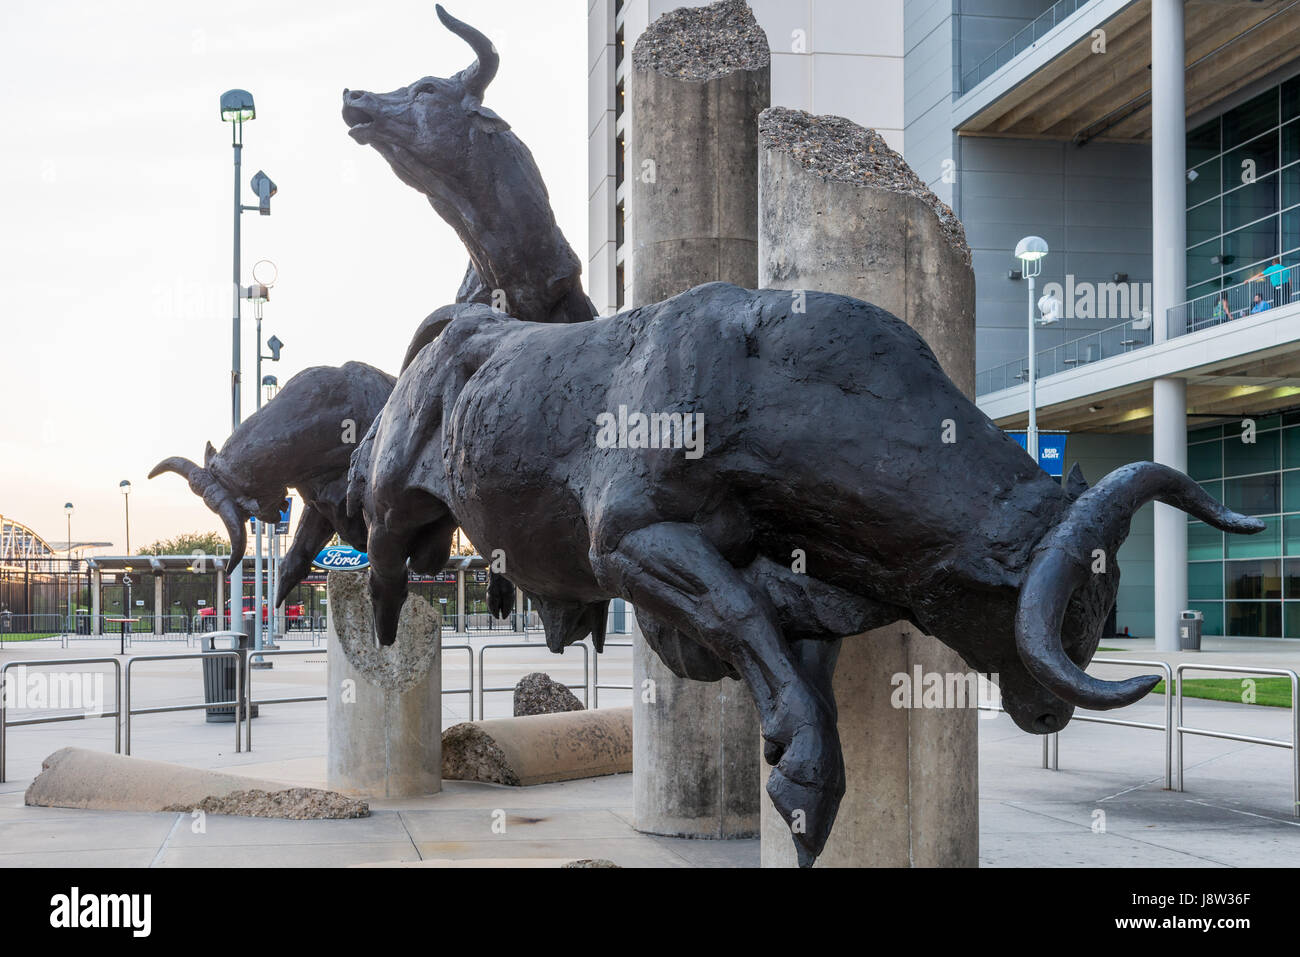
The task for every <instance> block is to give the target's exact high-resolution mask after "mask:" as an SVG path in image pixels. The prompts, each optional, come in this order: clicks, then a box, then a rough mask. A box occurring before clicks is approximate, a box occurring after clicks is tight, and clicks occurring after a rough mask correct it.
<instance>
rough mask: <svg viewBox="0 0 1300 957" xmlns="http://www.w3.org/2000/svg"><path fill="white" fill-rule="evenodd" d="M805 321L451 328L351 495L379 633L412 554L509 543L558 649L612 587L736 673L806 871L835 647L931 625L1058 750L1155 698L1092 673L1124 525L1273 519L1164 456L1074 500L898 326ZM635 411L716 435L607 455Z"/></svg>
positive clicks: (728, 317)
mask: <svg viewBox="0 0 1300 957" xmlns="http://www.w3.org/2000/svg"><path fill="white" fill-rule="evenodd" d="M794 303H795V300H794V297H793V296H792V294H791V293H790V292H788V291H777V290H762V291H758V292H754V291H750V290H746V289H740V288H738V287H735V286H730V285H726V284H722V283H714V284H709V285H705V286H700V287H698V288H696V289H693V290H691V291H689V292H687V293H684V294H682V295H680V296H676V297H674V298H672V299H669V300H667V301H665V302H662V303H658V304H655V305H652V306H646V307H643V308H639V309H634V310H631V311H628V312H624V313H621V314H619V315H617V316H615V317H612V318H610V319H605V320H601V321H598V322H592V323H578V324H574V325H539V324H534V323H525V322H520V321H517V320H515V319H512V318H510V317H507V316H502V315H500V314H499V313H497V312H494V311H493V310H491V309H488V308H485V307H483V306H479V305H457V306H448V307H445V308H444V309H442V310H439V312H438V313H435V314H434V315H435V317H436V321H437V322H438V323H439V324H440V325H441V326H442V329H441V334H440V335H439V336H437V337H436V338H435V339H433V340H432V341H431V342H430V343H429V344H428V345H426V346H424V347H423V348H422V349H421V351H420V352H419V353H418V354H417V355H416V356H415V357H414V359H413V361H412V362H411V364H410V365H409V366H408V367H407V369H406V370H405V372H403V374H402V375H401V376H400V378H399V379H398V383H397V387H396V389H395V390H394V392H393V395H392V398H391V399H390V400H389V402H388V404H387V405H386V406H385V407H384V410H383V412H382V413H381V415H380V417H379V418H378V420H377V421H376V422H375V425H374V428H373V429H372V430H371V433H370V435H368V436H367V438H366V440H365V441H364V442H363V443H362V444H361V446H360V447H359V448H358V450H357V453H356V454H355V455H354V456H353V461H352V477H351V481H350V484H349V499H348V500H349V509H350V511H352V512H353V513H354V514H355V513H362V512H363V513H364V515H365V519H366V523H367V525H368V527H369V533H370V544H369V553H370V561H371V574H370V588H371V596H372V600H373V603H374V616H375V625H376V629H377V634H378V636H379V638H380V640H381V641H382V642H386V643H391V642H392V641H393V640H394V638H395V636H396V631H397V620H398V615H399V612H400V610H401V607H402V603H403V600H404V598H405V595H406V576H407V565H408V561H409V563H410V565H411V566H412V567H414V568H416V569H417V570H424V569H429V568H440V567H442V563H443V562H445V560H446V558H447V556H448V554H449V550H450V544H451V536H452V532H453V530H454V529H455V528H456V527H457V526H458V525H460V526H463V527H464V529H465V530H466V531H467V532H468V534H469V536H470V538H471V539H472V540H473V541H474V542H475V543H476V544H477V545H478V546H479V547H480V548H482V549H488V550H494V549H502V550H503V551H504V553H505V557H506V562H507V566H506V569H505V571H506V574H507V575H508V576H509V577H510V578H511V580H513V581H514V582H515V583H516V584H518V585H519V586H521V587H522V588H523V589H524V590H525V591H527V592H528V593H529V594H530V595H532V596H534V597H535V598H536V600H537V601H538V603H539V604H540V606H541V611H542V615H543V618H544V620H546V622H547V635H546V638H547V643H548V645H550V647H551V648H552V649H553V650H557V651H558V650H561V649H562V648H563V647H564V646H565V645H567V644H570V643H572V642H575V641H579V640H581V639H582V638H583V637H585V635H586V634H587V633H588V631H592V630H593V629H594V628H596V627H597V622H598V621H603V618H604V608H605V605H606V603H607V602H608V601H609V600H610V599H611V598H613V597H614V596H621V597H622V598H624V599H626V600H628V601H630V602H631V603H632V604H633V605H634V606H635V607H636V609H637V614H638V618H639V620H640V621H641V623H642V626H643V629H644V630H645V633H646V637H647V640H648V641H650V642H651V643H652V645H653V646H654V647H655V648H656V651H657V652H658V653H659V654H660V656H661V657H662V658H663V659H664V661H665V663H666V664H667V665H668V666H669V667H670V668H673V669H674V670H675V671H677V672H678V673H681V674H683V675H686V676H689V677H696V678H704V679H708V678H715V679H716V678H718V677H721V676H722V675H723V674H735V675H738V676H739V677H740V678H742V679H743V680H744V681H745V683H746V684H747V686H748V687H749V690H750V692H751V693H752V694H753V696H754V700H755V702H756V704H757V706H758V712H759V716H760V720H761V722H762V733H763V738H764V740H765V757H766V759H767V760H768V762H769V763H771V764H773V765H775V767H774V769H773V771H772V773H771V775H770V777H769V780H768V786H767V788H768V793H769V794H770V795H771V798H772V801H773V803H774V805H775V806H776V808H777V810H778V811H779V812H780V813H781V814H782V816H783V817H784V818H785V819H786V821H787V822H791V821H793V820H795V819H796V816H797V815H798V814H799V812H802V814H803V816H804V819H805V828H806V829H805V830H803V831H799V830H798V829H792V831H793V837H794V840H795V844H796V847H797V849H798V853H799V858H800V862H801V863H802V864H805V865H807V864H811V863H812V862H813V861H814V860H815V858H816V856H817V855H818V854H819V853H820V852H821V850H822V848H823V846H824V845H825V841H826V838H827V836H828V835H829V833H830V831H831V826H832V824H833V822H834V819H835V813H836V810H837V808H838V806H839V801H840V798H841V796H842V794H843V791H844V769H843V761H842V758H841V754H840V748H839V742H838V739H837V732H836V722H835V705H834V702H833V700H832V697H831V693H830V681H829V676H830V670H831V668H830V667H826V666H824V665H823V664H822V662H824V661H825V659H826V657H827V656H826V655H824V654H823V653H822V649H826V648H830V647H832V646H833V642H834V639H837V638H841V637H845V636H849V635H855V634H859V633H861V632H864V631H867V630H870V629H872V628H876V627H881V626H884V625H887V624H890V623H892V622H895V621H899V620H904V621H909V622H913V623H914V624H916V625H917V626H918V627H919V628H921V629H922V630H924V631H926V632H927V633H929V634H932V635H934V636H935V637H937V638H938V639H939V640H941V641H943V642H944V643H945V644H947V645H948V646H949V647H951V648H953V649H955V650H956V651H957V652H959V653H960V654H961V655H962V657H963V658H964V659H965V660H966V661H967V663H969V664H970V666H971V667H972V668H974V669H976V670H978V671H980V672H987V673H992V674H993V675H994V676H995V677H996V680H997V681H998V682H999V684H1000V687H1001V693H1002V696H1003V701H1004V705H1005V707H1006V709H1007V710H1008V712H1009V713H1010V714H1011V716H1012V718H1013V719H1014V720H1015V722H1016V724H1017V725H1019V726H1020V727H1021V728H1023V729H1024V730H1026V731H1030V732H1033V733H1036V734H1046V733H1049V732H1052V731H1059V730H1060V729H1061V728H1063V727H1064V726H1065V725H1066V724H1067V723H1068V722H1069V720H1070V717H1071V715H1072V714H1073V711H1074V708H1075V707H1076V706H1078V707H1085V708H1090V709H1108V708H1117V707H1122V706H1124V705H1127V704H1130V703H1132V702H1134V701H1136V700H1137V699H1139V698H1141V697H1142V696H1143V695H1145V694H1146V693H1147V692H1149V691H1150V690H1151V688H1152V687H1153V686H1154V684H1155V683H1156V681H1157V680H1158V678H1157V677H1155V676H1147V677H1141V678H1131V679H1129V680H1126V681H1120V682H1110V681H1102V680H1100V679H1097V678H1094V677H1091V676H1089V675H1087V674H1085V673H1084V670H1083V669H1084V667H1085V666H1086V665H1087V664H1088V662H1089V661H1090V660H1091V658H1092V655H1093V653H1094V651H1095V650H1096V647H1097V643H1098V640H1099V637H1100V633H1101V629H1102V626H1103V623H1104V619H1105V617H1106V614H1107V612H1108V611H1109V609H1110V608H1111V606H1112V605H1113V604H1114V599H1115V594H1116V590H1117V588H1118V584H1119V570H1118V567H1117V563H1116V560H1115V556H1116V552H1117V550H1118V549H1119V547H1120V545H1121V543H1122V542H1123V541H1124V539H1125V537H1126V536H1127V534H1128V529H1129V522H1130V520H1131V518H1132V516H1133V513H1134V512H1135V511H1136V510H1137V509H1138V508H1139V507H1140V506H1141V505H1142V504H1143V503H1145V502H1148V501H1151V500H1152V499H1156V500H1159V501H1162V502H1166V503H1168V504H1170V505H1174V506H1176V507H1178V508H1181V509H1183V510H1185V511H1187V512H1188V513H1190V514H1192V515H1194V516H1196V517H1197V518H1199V519H1201V520H1203V521H1205V522H1208V523H1209V524H1211V525H1213V526H1215V527H1216V528H1220V529H1224V530H1226V531H1231V532H1242V533H1252V532H1256V531H1259V530H1260V529H1261V528H1262V527H1263V526H1262V523H1260V522H1259V521H1258V520H1257V519H1253V518H1247V517H1245V516H1242V515H1238V514H1236V513H1234V512H1232V511H1230V510H1228V509H1227V508H1225V507H1223V506H1222V505H1220V504H1219V503H1218V502H1216V501H1214V500H1213V499H1212V498H1211V497H1210V496H1209V495H1207V494H1206V493H1205V491H1204V490H1202V489H1201V488H1200V486H1198V485H1197V484H1196V483H1195V482H1193V481H1192V480H1191V479H1189V478H1188V477H1187V476H1186V475H1184V474H1182V473H1181V472H1177V471H1174V470H1172V469H1169V468H1166V467H1164V466H1160V465H1155V464H1152V463H1149V462H1144V463H1138V464H1135V465H1129V466H1126V467H1124V468H1121V469H1118V470H1116V471H1115V472H1113V473H1111V474H1110V475H1108V476H1106V477H1105V478H1104V479H1102V480H1101V481H1100V482H1099V483H1098V484H1097V485H1096V486H1095V487H1094V488H1092V489H1090V490H1087V491H1084V492H1082V494H1079V495H1078V497H1077V498H1074V497H1072V493H1071V491H1070V490H1068V489H1064V488H1062V487H1060V486H1059V485H1058V484H1057V483H1056V482H1055V481H1053V480H1052V479H1051V478H1050V477H1048V476H1047V474H1046V473H1044V472H1043V471H1042V470H1041V469H1040V468H1039V467H1038V466H1037V464H1036V463H1034V462H1033V461H1032V460H1031V459H1030V458H1029V457H1028V456H1026V455H1025V453H1024V450H1023V449H1021V448H1020V446H1018V445H1017V444H1016V443H1015V442H1014V441H1012V440H1011V439H1010V438H1009V437H1007V436H1006V435H1005V434H1004V433H1003V432H1002V431H1001V430H1000V429H998V428H997V427H996V426H995V425H994V424H993V423H992V422H990V421H989V419H988V418H987V417H986V416H985V415H984V414H983V413H982V412H980V410H979V409H978V408H977V407H976V406H975V404H974V403H973V402H972V401H971V400H970V399H968V398H966V396H964V395H963V394H962V393H961V392H960V391H959V390H958V389H957V387H956V386H955V385H954V384H953V383H952V382H951V380H949V379H948V378H947V376H945V375H944V373H943V372H942V370H941V369H940V367H939V364H938V362H937V361H936V359H935V357H934V355H933V353H932V352H931V351H930V349H929V347H928V346H927V345H926V344H925V342H924V341H922V339H921V338H920V336H918V335H917V333H916V332H915V331H914V330H912V329H911V328H910V327H909V326H907V325H906V324H905V323H903V322H902V321H901V320H899V319H897V318H896V317H894V316H892V315H890V314H889V313H887V312H885V311H884V310H882V309H879V308H878V307H876V306H873V305H870V304H868V303H865V302H861V301H859V300H856V299H851V298H848V297H845V296H838V295H830V294H826V293H809V294H807V300H806V312H800V311H796V309H795V305H794ZM635 412H639V413H646V414H648V413H658V414H661V415H664V414H669V415H670V414H672V413H678V414H679V415H680V416H682V417H685V416H696V415H699V416H702V420H695V421H702V422H703V426H704V427H703V430H702V434H700V436H699V438H700V439H702V443H701V444H700V446H699V448H700V451H701V452H702V454H700V455H699V456H698V457H695V456H693V455H691V454H690V450H689V448H671V447H662V446H664V445H665V443H663V442H656V443H655V444H656V445H659V446H661V447H658V448H653V447H635V446H638V445H640V446H645V445H647V444H648V443H645V442H633V441H631V439H630V433H629V437H628V440H627V441H623V438H624V437H623V436H621V435H620V437H619V440H618V441H615V442H613V443H612V444H611V442H610V441H609V436H608V435H604V436H603V439H604V441H602V435H601V432H602V429H605V428H606V427H607V426H608V424H609V422H610V419H609V416H618V417H623V416H628V417H630V416H631V414H632V413H635ZM620 421H621V418H620ZM660 421H661V422H662V421H665V420H662V419H661V420H660ZM678 421H685V419H684V418H682V419H679V420H678ZM620 428H621V426H620ZM641 438H644V436H641ZM668 438H670V439H671V438H672V436H668ZM949 439H951V441H949ZM666 444H668V445H672V444H673V443H672V442H668V443H666ZM795 550H800V551H801V552H802V553H803V554H804V555H805V556H806V570H807V573H806V574H798V573H796V572H795V571H793V570H792V569H791V556H792V553H793V552H795ZM1098 556H1102V557H1104V564H1099V563H1098ZM1098 567H1099V568H1101V569H1103V570H1101V571H1099V572H1094V571H1093V569H1094V568H1098Z"/></svg>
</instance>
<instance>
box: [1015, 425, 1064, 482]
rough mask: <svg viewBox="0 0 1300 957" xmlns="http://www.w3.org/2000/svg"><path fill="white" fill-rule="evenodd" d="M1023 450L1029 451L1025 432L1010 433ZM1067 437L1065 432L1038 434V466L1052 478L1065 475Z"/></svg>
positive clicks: (1027, 437)
mask: <svg viewBox="0 0 1300 957" xmlns="http://www.w3.org/2000/svg"><path fill="white" fill-rule="evenodd" d="M1007 434H1008V435H1009V436H1011V437H1012V438H1013V439H1015V440H1016V441H1017V442H1018V443H1019V444H1020V447H1021V448H1022V449H1024V450H1025V451H1026V452H1028V451H1029V436H1028V434H1027V433H1025V432H1008V433H1007ZM1065 437H1066V433H1064V432H1039V433H1038V464H1039V465H1041V466H1042V468H1043V471H1044V472H1046V473H1047V474H1048V475H1050V476H1052V478H1060V477H1061V476H1062V475H1064V474H1065Z"/></svg>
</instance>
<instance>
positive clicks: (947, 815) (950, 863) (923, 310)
mask: <svg viewBox="0 0 1300 957" xmlns="http://www.w3.org/2000/svg"><path fill="white" fill-rule="evenodd" d="M759 283H760V284H761V285H762V286H763V287H764V288H774V289H790V290H792V293H791V302H792V308H797V307H798V291H799V290H808V291H813V290H816V291H822V292H833V293H839V294H842V295H846V296H853V297H855V298H858V299H863V300H865V301H867V302H871V303H874V304H876V305H878V306H880V307H881V308H883V309H887V310H888V311H890V312H892V313H893V314H894V315H896V316H898V317H899V318H900V319H903V320H904V321H906V322H907V323H908V324H909V325H910V326H912V328H914V329H916V331H917V332H919V333H920V334H921V336H922V337H923V338H924V339H925V340H926V342H927V343H929V345H930V348H931V349H932V350H933V351H934V354H935V356H936V357H937V358H938V360H939V364H940V365H941V366H942V367H943V370H944V372H946V373H947V374H948V376H949V378H951V379H952V380H953V381H954V382H955V383H956V384H957V385H958V386H959V387H960V388H961V389H962V391H964V392H965V393H966V394H967V395H969V396H971V397H972V398H973V395H974V387H975V277H974V273H973V271H972V269H971V258H970V247H969V246H968V245H967V244H966V236H965V230H964V229H963V228H962V225H961V222H960V221H959V220H958V219H957V217H956V216H955V215H954V214H953V212H952V210H951V209H950V208H949V207H948V206H946V205H945V204H944V203H942V202H941V201H940V200H939V199H938V197H936V196H935V195H934V194H933V193H932V192H930V190H929V189H928V188H927V187H926V186H925V184H924V183H923V182H922V181H921V180H920V178H919V177H917V176H916V174H915V173H914V172H913V171H912V170H911V168H910V167H909V166H908V165H907V164H906V163H905V162H904V161H903V158H902V157H901V156H899V155H898V154H897V153H895V152H894V151H893V150H892V149H890V148H889V146H888V145H886V144H885V141H884V140H883V139H882V138H881V137H880V136H879V135H878V134H877V133H876V132H875V131H874V130H869V129H864V128H863V127H860V126H858V125H857V124H855V123H852V122H850V121H849V120H846V119H843V118H841V117H836V116H813V115H811V114H808V113H804V112H801V111H797V110H788V109H782V108H776V109H771V110H768V111H767V112H766V113H764V114H763V117H762V120H761V122H760V131H759ZM939 435H940V425H939V423H936V424H935V440H936V442H937V441H939ZM810 571H811V570H810ZM917 667H920V669H921V671H922V673H923V674H932V673H937V674H940V675H947V674H953V673H956V674H966V673H967V672H968V671H969V668H968V667H967V666H966V664H965V663H964V662H963V661H962V660H961V658H960V656H958V655H957V653H956V652H954V651H952V650H951V649H949V648H948V647H947V646H945V645H943V644H941V643H940V642H939V641H937V640H936V639H934V638H931V637H929V636H927V635H924V634H922V633H921V632H920V631H918V630H917V629H916V628H914V627H913V626H911V625H908V624H906V623H903V622H899V623H896V624H894V625H891V626H889V627H886V628H879V629H876V630H875V631H872V632H868V633H867V634H865V635H857V636H853V637H850V638H846V639H844V641H843V643H842V645H841V648H840V655H839V661H838V664H837V666H836V670H835V677H834V681H833V683H832V687H833V690H834V693H835V699H836V702H837V705H838V713H839V734H840V740H841V743H842V745H843V750H844V764H845V775H846V790H845V794H844V800H843V801H842V803H841V804H840V809H839V815H838V816H837V818H836V820H835V828H834V830H833V831H832V832H831V836H830V840H829V841H828V842H827V844H826V849H825V851H824V852H823V853H822V855H821V857H820V858H818V860H817V866H818V867H837V866H838V867H975V866H977V864H978V851H979V804H978V797H979V794H978V751H977V727H976V723H977V711H976V709H975V702H968V703H967V704H966V706H964V707H961V708H902V707H895V705H896V704H897V703H898V701H899V698H900V696H897V695H895V694H894V691H895V690H896V688H897V687H899V683H898V679H897V676H900V675H903V676H908V677H909V679H910V678H911V677H912V676H914V674H915V671H914V669H916V668H917ZM760 747H761V744H760V743H758V742H756V743H755V750H756V751H757V750H758V749H759V748H760ZM768 770H769V769H768V768H767V766H766V764H764V765H763V775H764V777H766V775H767V773H768ZM762 804H763V808H762V863H763V866H764V867H794V866H796V864H797V862H796V858H795V850H794V845H793V842H792V841H791V839H790V834H789V829H788V828H787V826H786V824H785V822H784V821H783V820H782V819H781V816H780V814H778V813H777V811H776V809H775V808H774V807H773V806H772V802H771V801H770V800H769V799H768V798H767V795H766V792H764V795H763V800H762Z"/></svg>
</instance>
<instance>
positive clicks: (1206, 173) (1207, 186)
mask: <svg viewBox="0 0 1300 957" xmlns="http://www.w3.org/2000/svg"><path fill="white" fill-rule="evenodd" d="M1187 175H1188V180H1187V206H1188V208H1189V209H1190V208H1191V207H1193V206H1196V205H1198V204H1199V203H1203V202H1205V201H1206V200H1207V199H1213V198H1214V197H1215V196H1218V195H1219V193H1221V192H1223V160H1222V159H1220V158H1218V157H1215V158H1214V159H1212V160H1210V162H1208V163H1205V164H1203V165H1201V166H1198V167H1196V169H1194V170H1191V171H1190V172H1189V173H1188V174H1187Z"/></svg>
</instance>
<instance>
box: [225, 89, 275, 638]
mask: <svg viewBox="0 0 1300 957" xmlns="http://www.w3.org/2000/svg"><path fill="white" fill-rule="evenodd" d="M256 118H257V110H256V108H255V107H254V105H253V94H251V93H249V92H248V91H247V90H227V91H226V92H225V93H222V94H221V119H222V122H225V123H229V124H230V145H231V147H232V148H233V150H234V154H235V242H234V264H233V267H232V269H231V287H232V290H231V292H232V300H233V309H232V312H231V320H230V328H231V358H230V430H231V431H232V432H233V431H234V430H235V429H237V428H239V423H240V421H241V420H242V415H241V412H240V408H241V405H240V401H241V394H240V384H241V383H240V377H241V373H240V368H241V367H240V342H239V320H240V308H239V307H240V299H241V298H242V293H243V290H242V288H241V285H240V279H239V267H240V259H239V222H240V216H241V215H242V214H243V213H244V212H245V211H252V210H256V211H257V212H258V213H260V214H261V215H263V216H269V215H270V214H271V197H272V196H274V195H275V184H274V183H272V182H271V180H270V178H269V177H268V176H267V175H266V174H265V173H263V172H261V171H260V170H259V171H258V173H257V175H256V176H254V177H253V183H252V186H253V190H254V192H256V193H257V197H258V204H257V205H256V206H245V205H244V203H243V199H242V195H241V190H240V183H239V174H240V168H241V165H242V161H243V150H244V123H245V122H247V121H249V120H253V119H256ZM258 348H259V350H260V348H261V343H260V342H259V343H258ZM232 544H233V543H232ZM243 612H244V565H243V562H242V561H240V562H237V563H236V565H235V567H234V569H233V570H232V571H231V573H230V627H231V630H232V631H239V632H242V631H243V630H244V616H243ZM218 614H220V609H218ZM260 616H261V609H260V608H259V609H258V610H257V615H256V618H257V620H258V621H259V622H260V621H261V617H260ZM235 622H238V623H239V625H238V627H236V626H235Z"/></svg>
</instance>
